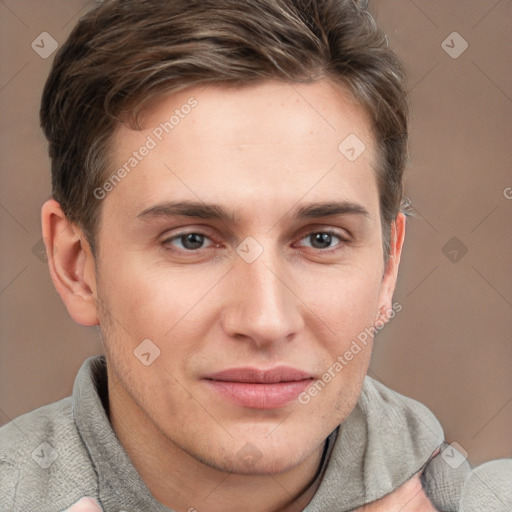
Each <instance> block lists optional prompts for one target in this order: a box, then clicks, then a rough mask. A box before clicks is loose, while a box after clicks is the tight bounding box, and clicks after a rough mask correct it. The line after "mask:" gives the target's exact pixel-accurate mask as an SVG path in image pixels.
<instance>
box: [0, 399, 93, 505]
mask: <svg viewBox="0 0 512 512" xmlns="http://www.w3.org/2000/svg"><path fill="white" fill-rule="evenodd" d="M95 488H96V477H95V474H94V470H93V468H92V464H91V461H90V459H89V456H88V454H87V451H86V449H85V446H84V444H83V442H82V440H81V437H80V435H79V433H78V430H77V428H76V426H75V422H74V420H73V411H72V399H71V397H68V398H65V399H64V400H60V401H59V402H55V403H53V404H50V405H47V406H44V407H41V408H39V409H36V410H34V411H32V412H29V413H27V414H24V415H22V416H19V417H18V418H16V419H14V420H12V421H10V422H9V423H7V424H6V425H4V426H2V427H1V428H0V510H38V511H41V512H43V511H46V510H48V511H58V510H63V509H65V508H67V507H68V506H69V503H73V501H76V499H78V498H79V497H81V496H83V495H84V494H85V493H86V492H87V491H89V492H91V490H95ZM75 495H76V499H74V497H75ZM45 504H47V506H45Z"/></svg>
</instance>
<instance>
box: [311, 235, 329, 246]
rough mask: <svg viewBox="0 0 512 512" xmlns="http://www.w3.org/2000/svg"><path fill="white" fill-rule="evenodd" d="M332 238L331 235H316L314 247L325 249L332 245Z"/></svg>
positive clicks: (314, 236)
mask: <svg viewBox="0 0 512 512" xmlns="http://www.w3.org/2000/svg"><path fill="white" fill-rule="evenodd" d="M331 241H332V237H331V235H330V234H329V233H315V234H314V235H313V243H312V245H313V247H316V248H320V249H322V248H323V249H325V248H326V247H329V246H330V245H331Z"/></svg>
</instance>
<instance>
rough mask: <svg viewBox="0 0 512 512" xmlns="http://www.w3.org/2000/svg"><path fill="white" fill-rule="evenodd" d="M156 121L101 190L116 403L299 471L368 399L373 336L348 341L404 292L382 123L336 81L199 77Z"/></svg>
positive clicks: (104, 321) (101, 276)
mask: <svg viewBox="0 0 512 512" xmlns="http://www.w3.org/2000/svg"><path fill="white" fill-rule="evenodd" d="M186 105H188V106H186ZM171 116H174V118H173V117H171ZM166 122H167V123H168V124H167V125H166V124H165V123H166ZM142 124H143V129H142V130H141V131H133V130H130V129H129V128H128V127H125V126H122V127H120V128H119V129H118V131H117V132H116V134H115V137H114V144H113V147H114V152H113V154H112V164H113V165H112V170H113V173H115V172H117V176H118V178H120V179H114V180H111V182H110V186H109V185H108V184H107V185H106V186H105V187H104V189H103V190H105V191H106V193H105V194H104V195H105V197H104V198H103V199H99V200H101V201H103V203H102V214H101V223H100V230H99V237H98V248H99V251H98V254H97V255H96V269H95V280H96V281H95V286H96V294H97V296H98V313H97V314H98V318H99V322H100V325H101V329H102V332H103V336H104V342H105V349H106V354H107V358H108V362H109V372H110V375H109V377H110V378H111V379H112V381H115V382H116V385H115V387H113V388H112V390H111V402H112V401H116V400H119V401H122V402H123V404H124V406H125V410H126V411H129V412H127V414H137V415H140V416H141V417H144V421H145V422H146V423H147V425H148V426H149V427H148V428H154V429H155V430H157V431H159V432H160V433H161V434H162V436H163V438H165V439H166V440H168V441H170V442H171V443H172V445H173V446H175V447H178V448H179V449H180V450H183V451H184V452H185V453H187V454H188V455H189V456H192V457H193V458H194V459H196V460H198V461H202V462H203V463H205V464H207V465H208V466H210V467H214V468H218V469H221V470H225V471H231V472H239V473H266V472H279V471H283V470H286V469H287V468H291V467H293V466H295V465H297V464H299V463H300V462H301V461H303V460H305V459H306V458H307V457H308V456H309V455H310V454H311V453H312V452H313V451H315V450H317V449H318V447H319V446H320V445H321V443H322V442H323V441H324V440H325V438H326V437H327V436H328V435H329V433H330V432H332V431H333V430H334V429H335V428H336V426H337V425H339V424H340V423H341V422H342V421H343V420H344V419H345V418H346V417H347V415H348V414H349V413H350V411H351V410H352V408H353V407H354V405H355V403H356V401H357V398H358V395H359V392H360V389H361V386H362V382H363V378H364V376H365V374H366V371H367V367H368V364H369V358H370V352H371V341H369V342H368V343H367V344H366V346H364V345H362V344H359V345H360V350H359V351H358V352H357V353H355V350H352V354H353V357H352V358H351V359H350V360H347V358H346V357H344V354H345V353H346V352H347V351H350V350H351V346H352V347H353V341H354V340H356V339H357V336H358V335H359V334H360V333H362V332H364V331H365V329H367V328H369V327H371V326H373V325H374V322H375V321H376V319H378V318H379V311H380V309H381V308H382V307H384V308H389V306H390V300H391V292H392V288H393V286H394V275H393V273H392V272H387V271H386V270H385V268H384V258H383V252H382V227H381V221H380V218H379V197H378V188H377V181H376V172H375V161H376V155H375V153H374V141H373V138H372V134H371V131H370V128H369V123H368V120H367V118H366V116H365V114H364V112H363V111H362V109H361V108H360V107H358V105H357V104H356V102H355V101H354V100H353V99H352V98H351V97H350V95H348V94H347V93H346V92H344V91H343V90H342V89H341V88H340V87H339V86H338V87H336V86H334V85H332V84H330V83H329V82H327V81H322V82H317V83H315V84H310V85H298V84H294V85H293V87H292V86H290V85H287V84H284V83H273V82H267V83H263V84H259V85H252V86H246V87H243V88H239V89H235V88H226V87H220V86H219V87H213V86H209V87H205V88H195V89H189V90H186V91H183V92H181V93H179V94H174V95H172V96H169V97H166V98H163V99H160V100H159V101H157V102H155V103H153V104H152V105H151V106H150V107H148V109H147V110H146V111H145V112H144V116H143V121H142ZM350 134H353V135H355V136H357V138H358V139H359V140H360V141H361V142H362V143H363V144H364V146H365V149H364V151H363V152H362V153H361V154H360V155H359V156H358V157H357V158H356V159H355V160H354V159H353V158H347V154H348V155H349V156H351V157H353V156H354V154H353V152H351V151H350V149H349V150H348V153H347V149H346V148H345V146H343V145H342V150H343V151H344V152H343V151H340V149H339V148H338V146H339V145H340V143H341V142H342V141H343V140H344V139H345V138H346V137H347V136H349V135H350ZM350 140H351V141H352V145H353V144H354V140H355V139H349V141H350ZM357 144H359V142H358V143H357ZM143 147H146V150H143V149H141V148H143ZM344 148H345V149H344ZM361 148H362V146H358V145H356V146H355V154H356V155H357V153H358V152H359V151H360V149H361ZM130 158H131V159H132V160H130ZM351 160H353V161H351ZM123 166H124V169H125V171H126V172H124V173H123V172H118V169H121V168H123ZM97 195H98V196H102V195H103V193H102V192H98V194H97ZM144 340H145V341H144ZM341 359H343V363H341V362H340V361H341ZM336 362H338V365H336ZM340 366H341V368H340ZM326 375H330V378H329V377H328V376H326ZM318 381H320V384H319V383H318ZM315 383H316V384H315ZM312 386H313V387H316V392H315V391H312V390H313V387H312ZM248 461H249V462H250V463H248Z"/></svg>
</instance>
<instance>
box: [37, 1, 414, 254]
mask: <svg viewBox="0 0 512 512" xmlns="http://www.w3.org/2000/svg"><path fill="white" fill-rule="evenodd" d="M321 78H328V79H331V80H333V81H335V82H338V83H340V84H342V85H343V86H344V87H346V88H348V90H349V91H351V93H352V94H353V95H354V97H355V98H356V99H357V100H358V101H359V102H360V104H361V105H362V106H363V107H364V109H365V110H366V112H367V113H368V114H369V116H370V119H371V120H372V123H373V132H374V136H375V139H376V142H377V150H378V155H379V165H378V185H379V194H380V212H381V219H382V224H383V240H384V246H385V256H386V258H387V254H388V252H389V234H390V227H391V223H392V221H393V220H394V219H395V218H396V215H397V214H398V212H399V211H400V204H401V200H402V193H403V191H402V188H403V187H402V175H403V170H404V166H405V160H406V153H407V114H408V103H407V97H406V88H405V78H404V73H403V70H402V67H401V64H400V62H399V60H398V59H397V57H396V55H395V54H394V53H393V52H392V51H391V50H390V49H389V47H388V44H387V39H386V36H385V35H384V34H383V33H382V31H381V30H380V29H379V28H378V27H377V25H376V23H375V21H374V19H373V18H372V16H371V15H370V14H369V13H368V12H367V11H366V10H365V9H363V8H361V7H359V6H358V4H357V2H356V1H355V0H251V1H248V0H105V1H104V2H102V3H100V4H99V5H98V6H96V7H95V8H94V9H92V10H91V11H90V12H88V13H87V14H86V15H85V16H84V17H83V18H82V19H81V20H80V21H79V23H78V24H77V26H76V27H75V28H74V29H73V31H72V33H71V34H70V36H69V38H68V39H67V41H66V42H65V43H64V44H63V46H62V47H61V48H60V50H59V51H58V53H57V54H56V57H55V60H54V63H53V67H52V70H51V72H50V75H49V77H48V80H47V82H46V85H45V89H44V93H43V98H42V104H41V112H40V114H41V125H42V127H43V130H44V133H45V135H46V137H47V139H48V141H49V154H50V157H51V160H52V190H53V197H54V198H55V199H56V200H57V201H58V202H59V203H60V205H61V207H62V209H63V211H64V213H65V214H66V216H67V217H68V219H69V220H70V222H72V223H76V224H78V225H79V226H80V227H81V228H82V229H83V230H84V232H85V235H86V236H87V238H88V241H89V243H90V244H91V247H92V248H93V251H94V247H95V240H96V235H97V229H98V224H99V213H100V205H101V201H99V200H98V199H96V197H95V196H94V194H93V191H94V189H95V188H96V187H98V186H100V185H101V183H102V182H103V181H104V180H105V177H106V176H107V174H108V172H109V170H108V158H107V156H108V152H109V151H108V149H109V144H110V142H111V139H112V135H113V133H114V131H115V128H116V126H117V124H118V123H119V122H120V117H121V116H126V115H127V114H128V115H130V116H131V119H132V123H133V124H134V127H136V119H137V112H138V111H140V109H141V108H142V106H143V105H144V102H145V101H147V100H148V99H149V98H153V97H155V96H157V95H160V94H163V93H168V92H172V91H178V90H181V89H183V88H186V87H189V86H193V85H197V84H208V83H226V84H233V85H244V84H247V83H253V82H255V81H262V80H269V79H273V80H275V79H278V80H283V81H294V82H311V81H314V80H318V79H321ZM340 142H341V141H340Z"/></svg>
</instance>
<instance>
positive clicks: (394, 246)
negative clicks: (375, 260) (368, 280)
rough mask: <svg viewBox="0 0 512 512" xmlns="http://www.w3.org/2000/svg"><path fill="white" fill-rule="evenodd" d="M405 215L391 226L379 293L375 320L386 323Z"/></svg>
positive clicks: (390, 305)
mask: <svg viewBox="0 0 512 512" xmlns="http://www.w3.org/2000/svg"><path fill="white" fill-rule="evenodd" d="M405 221H406V219H405V215H404V214H403V213H399V214H398V215H397V217H396V219H395V220H394V221H393V223H392V224H391V239H390V251H389V258H388V261H387V265H386V268H385V270H384V276H383V278H382V282H381V285H380V291H379V311H378V316H377V319H376V320H380V321H382V322H384V323H386V322H387V321H388V320H389V312H390V311H392V302H393V293H394V291H395V286H396V280H397V276H398V267H399V265H400V257H401V255H402V247H403V244H404V239H405Z"/></svg>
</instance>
